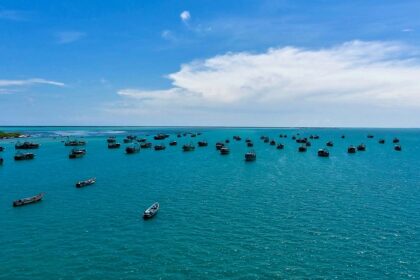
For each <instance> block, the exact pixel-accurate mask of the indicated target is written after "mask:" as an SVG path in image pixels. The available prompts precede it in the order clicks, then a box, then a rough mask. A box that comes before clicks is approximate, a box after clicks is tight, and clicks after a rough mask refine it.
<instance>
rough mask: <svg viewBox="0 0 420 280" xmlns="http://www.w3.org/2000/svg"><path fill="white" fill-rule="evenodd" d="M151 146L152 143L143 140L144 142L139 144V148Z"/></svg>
mask: <svg viewBox="0 0 420 280" xmlns="http://www.w3.org/2000/svg"><path fill="white" fill-rule="evenodd" d="M151 147H152V143H150V142H145V143H141V144H140V148H142V149H149V148H151Z"/></svg>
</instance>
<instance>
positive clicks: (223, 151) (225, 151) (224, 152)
mask: <svg viewBox="0 0 420 280" xmlns="http://www.w3.org/2000/svg"><path fill="white" fill-rule="evenodd" d="M229 153H230V150H229V148H228V147H226V146H225V147H222V148H221V149H220V154H221V155H228V154H229Z"/></svg>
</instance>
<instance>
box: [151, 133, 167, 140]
mask: <svg viewBox="0 0 420 280" xmlns="http://www.w3.org/2000/svg"><path fill="white" fill-rule="evenodd" d="M168 137H169V135H168V134H163V133H159V134H158V135H155V136H154V137H153V139H155V140H164V139H166V138H168Z"/></svg>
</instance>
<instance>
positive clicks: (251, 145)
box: [246, 142, 254, 147]
mask: <svg viewBox="0 0 420 280" xmlns="http://www.w3.org/2000/svg"><path fill="white" fill-rule="evenodd" d="M246 146H247V147H254V143H252V142H248V143H246Z"/></svg>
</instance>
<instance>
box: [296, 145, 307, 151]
mask: <svg viewBox="0 0 420 280" xmlns="http://www.w3.org/2000/svg"><path fill="white" fill-rule="evenodd" d="M306 149H307V148H306V145H304V144H303V145H301V146H300V147H299V148H298V152H301V153H302V152H306Z"/></svg>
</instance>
